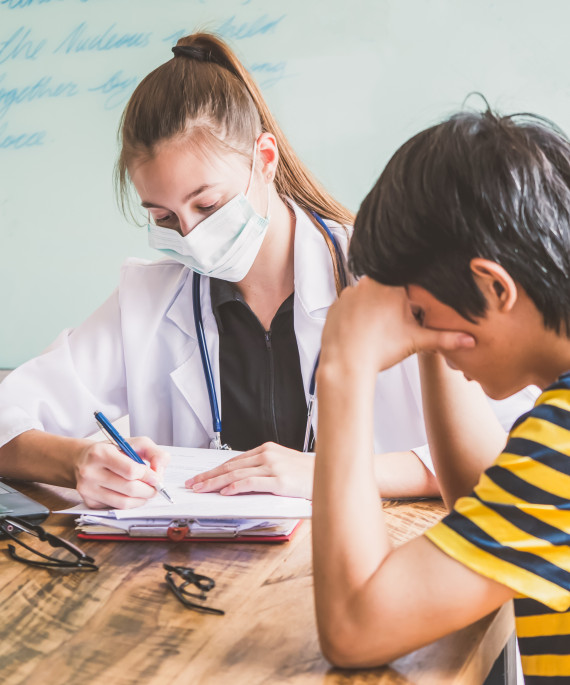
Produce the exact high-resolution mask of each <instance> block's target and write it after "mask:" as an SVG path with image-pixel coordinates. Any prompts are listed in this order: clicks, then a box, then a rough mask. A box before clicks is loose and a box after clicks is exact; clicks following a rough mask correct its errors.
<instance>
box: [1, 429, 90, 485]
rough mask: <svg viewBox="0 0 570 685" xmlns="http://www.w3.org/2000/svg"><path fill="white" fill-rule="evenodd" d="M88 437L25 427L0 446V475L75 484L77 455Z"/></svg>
mask: <svg viewBox="0 0 570 685" xmlns="http://www.w3.org/2000/svg"><path fill="white" fill-rule="evenodd" d="M88 443H89V441H88V440H80V439H76V438H67V437H62V436H59V435H52V434H50V433H44V432H43V431H40V430H29V431H25V432H24V433H21V434H20V435H18V436H16V437H15V438H13V439H12V440H10V442H7V443H6V444H5V445H3V446H2V447H0V476H2V477H4V478H14V479H17V480H33V481H37V482H40V483H50V484H52V485H62V486H66V487H71V488H73V487H75V485H76V478H75V463H76V459H77V456H78V455H79V454H80V452H81V451H82V450H83V449H84V448H85V446H86V445H87V444H88Z"/></svg>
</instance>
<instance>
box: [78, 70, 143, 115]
mask: <svg viewBox="0 0 570 685" xmlns="http://www.w3.org/2000/svg"><path fill="white" fill-rule="evenodd" d="M138 80H139V77H138V76H127V77H124V76H123V72H122V71H117V72H115V73H114V74H113V75H112V76H111V77H110V78H108V79H107V80H106V81H105V82H104V83H102V84H101V85H100V86H95V87H94V88H89V90H90V91H92V92H101V93H103V95H108V97H107V98H106V99H105V102H104V107H105V109H113V107H117V106H118V105H120V104H122V103H123V102H125V101H126V100H127V98H128V97H129V95H130V94H131V92H132V91H133V89H134V87H135V86H136V85H137V82H138Z"/></svg>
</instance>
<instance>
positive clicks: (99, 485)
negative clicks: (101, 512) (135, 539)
mask: <svg viewBox="0 0 570 685" xmlns="http://www.w3.org/2000/svg"><path fill="white" fill-rule="evenodd" d="M129 443H130V444H131V445H132V447H133V448H134V450H135V452H136V453H137V454H138V455H139V456H140V457H141V458H142V459H144V460H145V461H147V462H148V466H147V465H146V464H137V462H136V461H133V460H132V459H130V458H129V457H127V455H126V454H123V453H122V452H121V451H120V450H119V449H118V448H117V447H115V445H112V444H111V443H110V442H93V443H90V444H89V445H87V446H86V447H85V448H84V449H83V450H81V452H80V453H79V455H78V457H77V461H76V463H75V478H76V488H77V490H78V492H79V494H80V495H81V497H82V498H83V500H84V502H85V504H86V505H87V506H88V507H90V508H92V509H101V508H103V507H112V508H113V509H131V508H132V507H138V506H141V505H142V504H144V503H145V502H146V501H147V500H148V499H150V498H151V497H154V496H155V495H156V486H157V485H158V482H159V481H160V480H161V479H162V475H163V472H164V468H165V467H166V465H167V464H168V462H169V460H170V456H169V455H168V454H167V453H166V452H165V451H164V450H161V449H159V448H158V447H157V445H156V444H155V443H154V442H153V441H152V440H151V439H150V438H131V439H129Z"/></svg>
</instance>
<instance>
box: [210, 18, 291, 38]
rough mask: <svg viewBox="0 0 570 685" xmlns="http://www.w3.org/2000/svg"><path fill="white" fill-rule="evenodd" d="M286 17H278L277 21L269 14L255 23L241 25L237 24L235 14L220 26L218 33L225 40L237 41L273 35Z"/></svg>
mask: <svg viewBox="0 0 570 685" xmlns="http://www.w3.org/2000/svg"><path fill="white" fill-rule="evenodd" d="M285 17H286V15H285V14H282V15H281V16H280V17H277V19H271V18H270V17H269V16H268V15H267V14H264V15H262V16H261V17H258V18H257V19H255V20H254V21H245V22H243V23H241V24H237V23H236V16H235V14H234V15H233V16H231V17H230V18H229V19H226V21H224V22H223V23H222V24H220V25H219V26H218V28H217V29H216V33H218V34H219V35H220V36H223V37H224V38H234V39H235V40H242V39H243V38H252V37H253V36H257V35H258V34H260V33H261V34H266V33H272V32H273V31H274V30H275V29H276V28H277V26H278V25H279V24H280V23H281V22H282V21H283V19H285Z"/></svg>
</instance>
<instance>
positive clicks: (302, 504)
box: [56, 447, 312, 525]
mask: <svg viewBox="0 0 570 685" xmlns="http://www.w3.org/2000/svg"><path fill="white" fill-rule="evenodd" d="M163 449H165V450H166V451H167V452H169V453H170V455H171V460H170V464H169V465H168V467H167V469H166V472H165V474H164V483H163V484H164V487H165V488H166V490H167V491H168V493H169V494H170V495H171V497H172V499H173V500H174V504H170V503H169V502H167V501H166V500H165V499H164V498H163V497H162V495H159V494H156V495H155V496H154V497H153V498H152V499H150V500H148V501H147V502H146V504H143V505H142V506H141V507H136V508H134V509H110V510H101V509H89V508H88V507H86V506H85V504H78V505H77V506H75V507H72V508H71V509H64V510H62V511H59V512H56V513H61V514H74V515H77V514H92V515H94V516H99V517H101V516H105V517H108V518H115V519H119V520H122V519H134V518H137V519H142V518H144V519H147V518H169V519H172V518H178V517H180V518H198V519H200V518H204V519H206V518H211V519H219V518H233V519H282V518H287V519H302V518H311V515H312V505H311V501H310V500H307V499H302V498H300V497H281V496H279V495H265V494H251V495H231V496H228V495H220V494H219V493H209V492H208V493H199V492H193V491H192V490H188V489H187V488H185V487H184V483H185V481H186V480H188V478H191V477H192V476H195V475H197V474H198V473H202V472H203V471H208V470H209V469H212V468H214V467H215V466H218V464H221V463H223V462H224V461H227V460H228V459H231V458H232V457H234V456H236V455H237V454H240V453H239V452H235V451H229V450H205V449H197V448H190V447H164V448H163ZM111 525H112V524H111Z"/></svg>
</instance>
